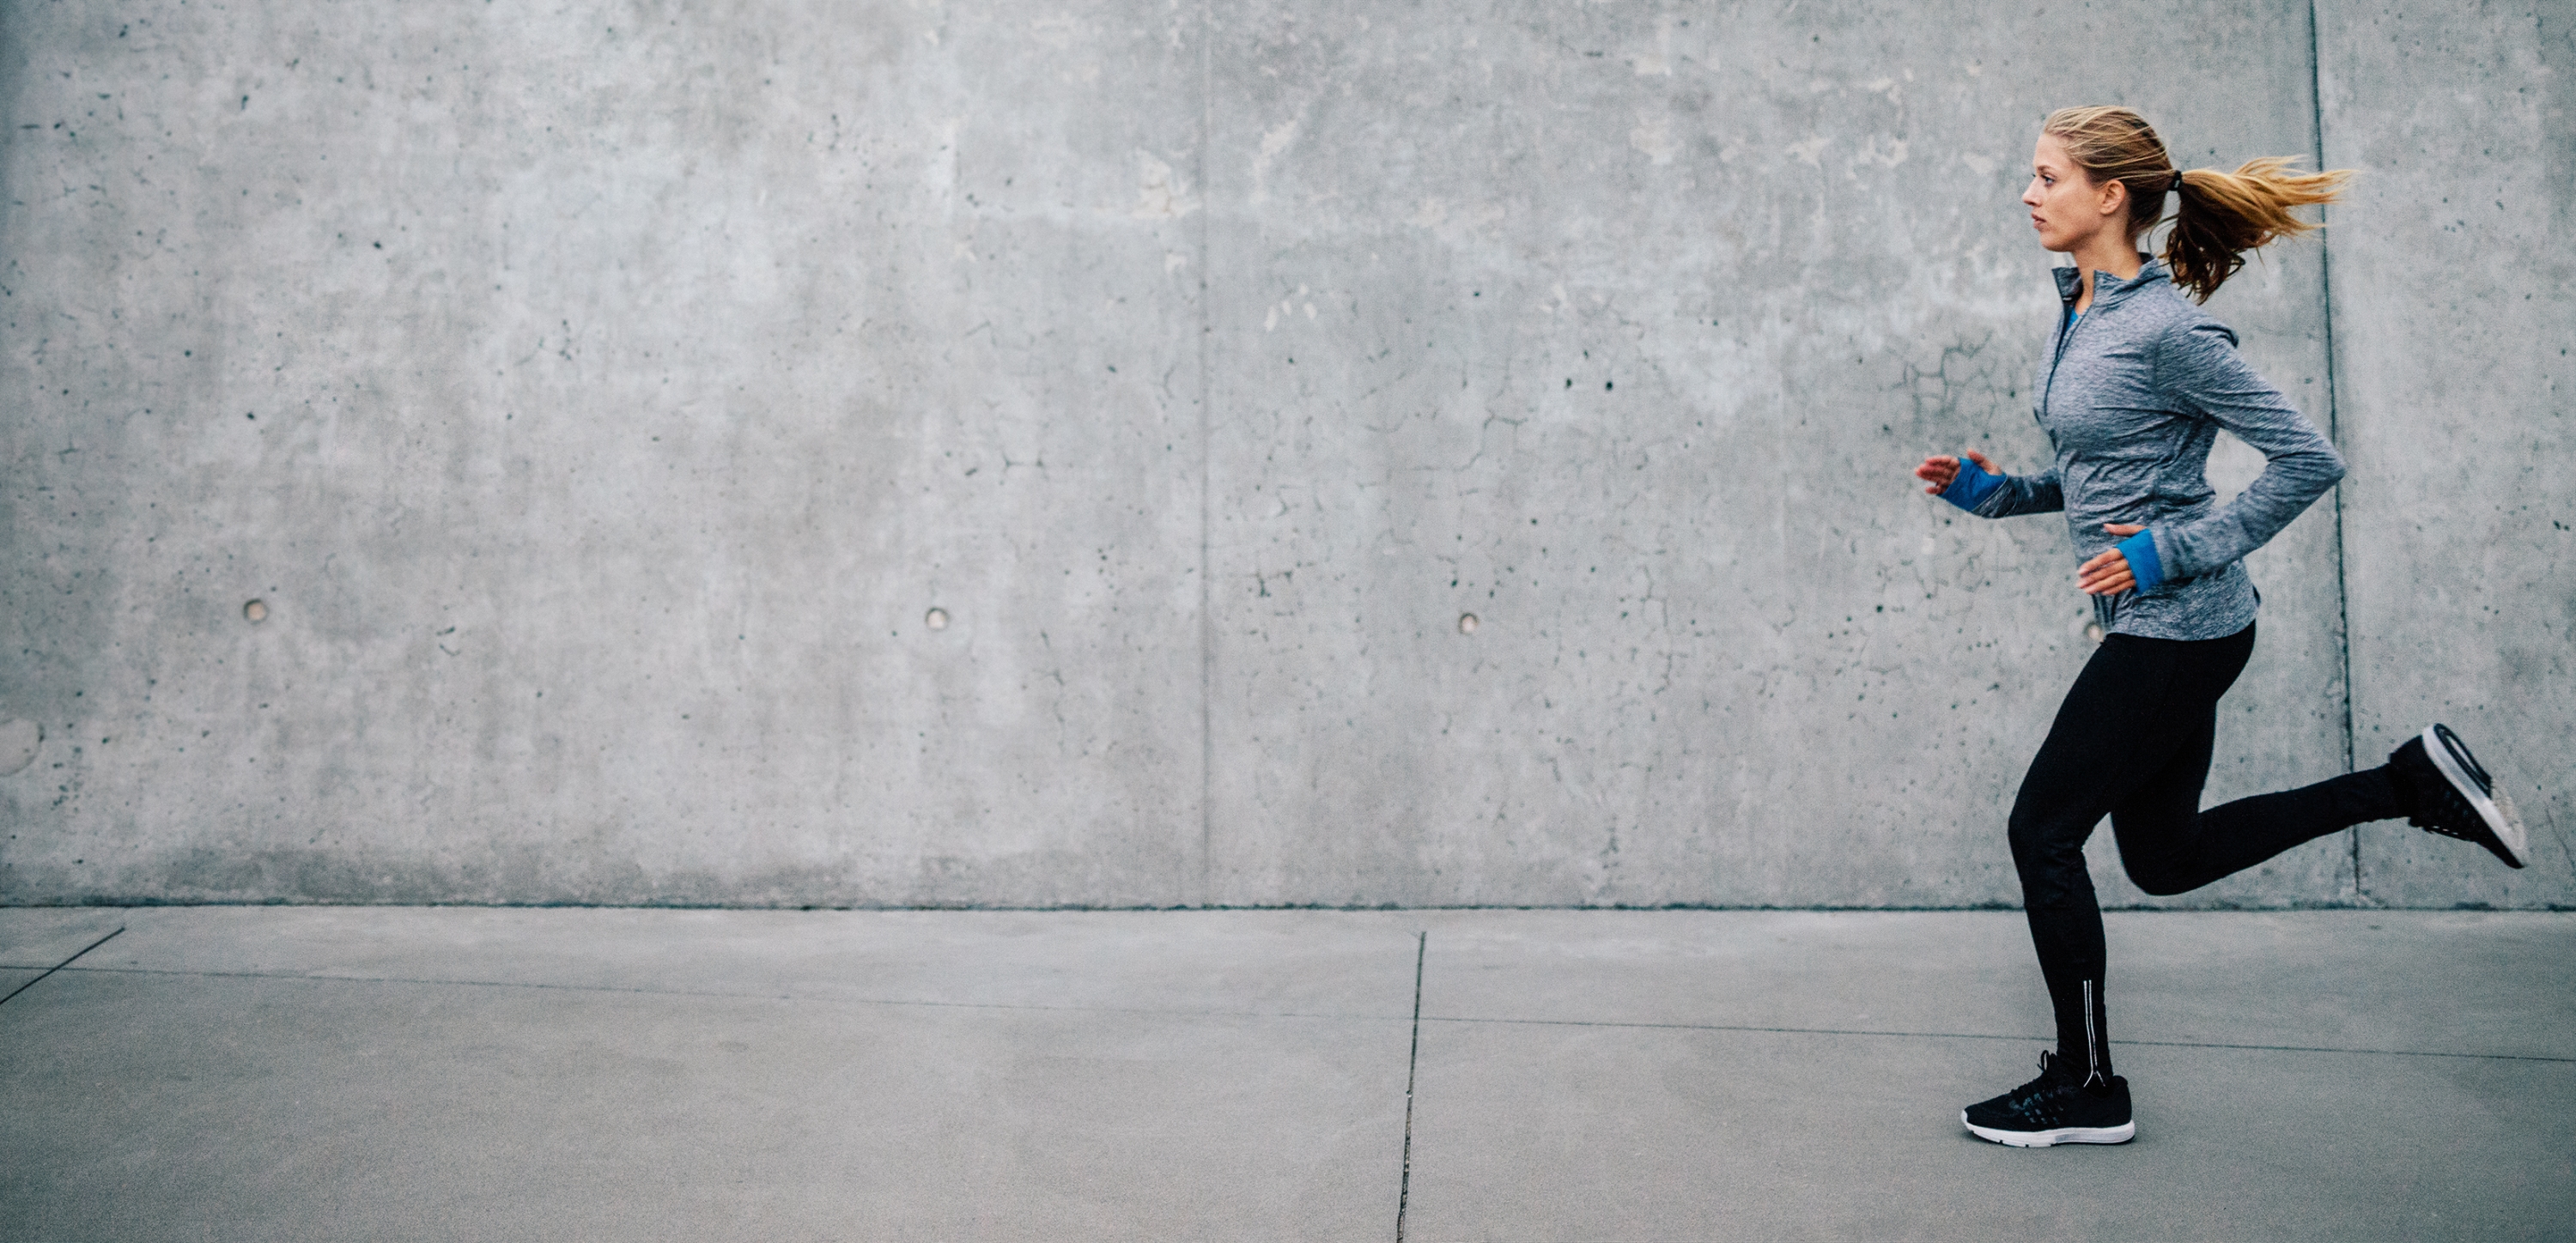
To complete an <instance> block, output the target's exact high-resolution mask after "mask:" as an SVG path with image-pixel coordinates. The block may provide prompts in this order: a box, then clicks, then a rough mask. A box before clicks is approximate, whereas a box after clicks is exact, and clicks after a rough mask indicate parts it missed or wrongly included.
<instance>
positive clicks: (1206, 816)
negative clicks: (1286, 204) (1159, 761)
mask: <svg viewBox="0 0 2576 1243" xmlns="http://www.w3.org/2000/svg"><path fill="white" fill-rule="evenodd" d="M1215 42H1216V19H1215V14H1214V12H1213V10H1212V8H1211V6H1210V5H1209V4H1208V3H1204V2H1203V3H1201V4H1200V6H1199V152H1198V155H1199V158H1198V177H1199V270H1198V278H1199V315H1198V321H1199V322H1198V330H1199V339H1198V367H1199V883H1198V889H1199V895H1198V896H1199V905H1201V906H1206V905H1209V904H1211V903H1213V902H1214V901H1215V900H1216V728H1215V725H1216V715H1215V714H1216V708H1215V695H1216V615H1215V611H1214V610H1215V604H1216V588H1215V586H1214V584H1213V583H1212V582H1211V581H1210V572H1211V568H1212V567H1211V565H1210V553H1209V543H1210V540H1211V536H1212V531H1211V525H1210V524H1211V520H1212V517H1213V514H1214V499H1213V498H1214V493H1213V489H1214V487H1215V483H1214V480H1213V477H1212V472H1213V470H1214V467H1215V464H1216V449H1215V446H1214V444H1213V443H1212V440H1211V436H1212V433H1213V432H1214V429H1215V427H1216V419H1215V417H1214V416H1213V414H1212V413H1211V411H1210V410H1209V408H1208V401H1209V395H1210V393H1211V392H1212V391H1213V386H1212V385H1211V384H1210V382H1209V380H1208V334H1209V333H1210V332H1212V331H1214V329H1213V327H1212V326H1211V325H1212V317H1211V316H1210V315H1209V313H1208V291H1209V289H1210V288H1211V287H1212V285H1213V282H1211V281H1210V280H1209V279H1208V227H1209V226H1208V218H1209V217H1211V216H1213V215H1215V214H1216V195H1215V192H1214V191H1215V187H1214V186H1213V185H1211V184H1210V183H1209V181H1208V169H1209V167H1210V164H1211V161H1210V158H1209V154H1208V144H1209V142H1210V141H1211V140H1212V139H1213V137H1214V133H1213V126H1212V124H1211V123H1210V109H1211V108H1212V107H1213V101H1212V100H1211V98H1210V91H1209V61H1210V58H1211V56H1212V52H1211V50H1210V49H1211V48H1212V47H1213V46H1214V44H1215Z"/></svg>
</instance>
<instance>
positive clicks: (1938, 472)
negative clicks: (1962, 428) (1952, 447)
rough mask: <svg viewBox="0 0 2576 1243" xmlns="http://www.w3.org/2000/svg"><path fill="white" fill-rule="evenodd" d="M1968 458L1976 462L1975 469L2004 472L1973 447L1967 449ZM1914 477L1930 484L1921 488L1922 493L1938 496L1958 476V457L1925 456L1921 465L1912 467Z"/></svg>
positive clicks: (1991, 472) (1988, 472)
mask: <svg viewBox="0 0 2576 1243" xmlns="http://www.w3.org/2000/svg"><path fill="white" fill-rule="evenodd" d="M1968 460H1969V461H1971V462H1974V463H1976V464H1977V469H1979V470H1982V471H1984V472H1986V473H1987V474H1989V475H2000V474H2002V473H2004V472H2003V470H2002V469H2001V468H2000V467H1997V466H1996V465H1995V464H1994V463H1992V462H1989V461H1987V460H1986V455H1985V454H1982V453H1979V452H1977V451H1976V450H1974V449H1970V450H1968ZM1914 477H1915V478H1917V479H1920V480H1922V481H1923V482H1925V483H1927V484H1930V485H1931V486H1930V487H1927V488H1925V489H1923V492H1924V495H1926V496H1939V495H1941V494H1942V493H1943V492H1945V491H1948V490H1949V487H1950V483H1951V481H1952V480H1955V479H1957V478H1958V477H1959V459H1957V458H1955V457H1951V456H1950V455H1949V454H1946V453H1944V454H1941V455H1939V456H1936V457H1927V458H1925V459H1923V464H1922V465H1921V466H1917V467H1915V468H1914Z"/></svg>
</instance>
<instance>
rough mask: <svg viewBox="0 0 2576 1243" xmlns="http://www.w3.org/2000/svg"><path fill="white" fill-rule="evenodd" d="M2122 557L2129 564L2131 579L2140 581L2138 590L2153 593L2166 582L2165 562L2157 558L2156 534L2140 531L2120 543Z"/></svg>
mask: <svg viewBox="0 0 2576 1243" xmlns="http://www.w3.org/2000/svg"><path fill="white" fill-rule="evenodd" d="M2120 555H2121V556H2122V557H2124V558H2126V559H2127V560H2128V562H2129V577H2131V578H2134V579H2136V580H2138V590H2140V591H2151V590H2154V589H2155V588H2156V587H2158V586H2161V585H2163V583H2164V581H2165V563H2164V560H2163V559H2162V558H2160V557H2158V556H2156V533H2155V532H2153V531H2140V532H2138V533H2137V534H2135V535H2132V536H2130V537H2129V538H2127V539H2124V540H2121V541H2120Z"/></svg>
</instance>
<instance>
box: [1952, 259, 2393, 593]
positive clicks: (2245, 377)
mask: <svg viewBox="0 0 2576 1243" xmlns="http://www.w3.org/2000/svg"><path fill="white" fill-rule="evenodd" d="M2056 272H2057V292H2058V296H2059V297H2060V299H2062V300H2063V302H2064V303H2065V306H2066V307H2067V308H2068V309H2072V308H2073V306H2074V305H2075V299H2076V297H2077V296H2078V295H2079V294H2080V293H2081V291H2082V284H2081V283H2080V279H2079V278H2078V277H2077V276H2076V273H2075V269H2073V268H2058V269H2056ZM2031 391H2032V395H2033V398H2032V413H2033V414H2034V415H2035V416H2036V417H2037V418H2038V419H2039V425H2040V427H2041V429H2042V430H2044V431H2046V432H2047V433H2048V441H2049V444H2050V445H2052V446H2054V447H2055V449H2056V451H2057V461H2056V464H2055V465H2053V466H2051V467H2049V469H2048V470H2047V472H2046V473H2043V474H2039V475H2035V476H2028V477H2022V476H2006V477H2005V478H2004V479H2003V480H2002V482H2001V485H2000V486H1998V487H1995V488H1994V490H1993V491H1991V492H1989V493H1988V494H1987V495H1986V496H1985V497H1984V498H1983V499H1982V500H1981V501H1979V502H1978V503H1977V504H1976V506H1975V507H1974V509H1973V510H1972V511H1971V512H1974V513H1976V514H1977V515H1979V516H1980V517H1986V518H2004V517H2009V516H2011V515H2014V514H2039V513H2048V512H2050V511H2052V510H2064V511H2065V512H2066V525H2067V527H2068V529H2069V530H2070V531H2071V532H2072V533H2073V535H2074V537H2075V556H2076V560H2077V561H2078V562H2079V563H2080V562H2083V561H2087V560H2091V559H2092V557H2093V556H2094V555H2095V554H2097V553H2099V552H2101V551H2102V550H2103V549H2106V548H2109V547H2111V546H2113V545H2115V544H2117V543H2119V542H2120V537H2118V536H2115V535H2111V534H2109V533H2107V532H2105V531H2103V529H2102V524H2104V523H2106V522H2121V523H2138V524H2142V525H2144V526H2145V527H2146V528H2147V529H2148V532H2149V534H2150V536H2151V537H2152V539H2153V540H2154V543H2155V555H2156V560H2157V561H2158V562H2159V563H2160V564H2159V567H2158V568H2160V569H2161V571H2162V574H2163V581H2162V582H2160V583H2158V584H2156V585H2155V586H2152V587H2149V588H2147V589H2146V590H2144V591H2132V592H2127V593H2124V594H2122V595H2120V596H2117V597H2106V596H2095V597H2093V607H2094V612H2095V616H2096V617H2098V618H2099V619H2100V620H2101V622H2102V625H2103V627H2104V629H2106V630H2109V631H2112V632H2115V633H2119V634H2134V635H2142V636H2145V637H2148V638H2156V639H2223V638H2226V637H2227V636H2229V635H2231V634H2234V633H2236V632H2237V631H2239V630H2242V629H2244V628H2245V627H2246V626H2247V625H2249V624H2251V623H2252V622H2253V620H2254V609H2255V605H2256V604H2257V602H2258V601H2259V600H2260V597H2259V596H2258V595H2257V594H2256V592H2255V590H2254V580H2253V579H2252V578H2251V577H2250V576H2248V575H2247V574H2246V573H2245V565H2244V562H2243V560H2242V559H2243V557H2244V556H2245V554H2247V553H2250V552H2252V551H2254V550H2255V549H2257V548H2260V547H2262V546H2263V545H2264V543H2265V542H2267V541H2269V540H2270V539H2271V538H2272V537H2273V536H2274V535H2276V534H2279V533H2280V531H2281V528H2283V527H2286V526H2288V525H2290V520H2291V519H2293V518H2296V517H2298V516H2299V514H2300V512H2301V511H2303V510H2305V509H2307V507H2308V506H2309V505H2310V504H2312V503H2314V502H2315V501H2316V499H2317V498H2318V497H2320V496H2323V495H2324V494H2325V492H2326V489H2328V488H2331V487H2333V486H2334V485H2335V481H2336V480H2339V479H2341V478H2343V474H2344V465H2343V458H2342V457H2341V456H2340V455H2338V454H2336V452H2335V450H2334V445H2333V444H2331V443H2329V442H2328V441H2327V440H2326V438H2325V436H2324V435H2323V434H2322V433H2320V432H2318V431H2317V427H2316V425H2315V424H2313V423H2311V422H2309V421H2308V419H2307V417H2306V416H2305V415H2302V414H2300V413H2299V411H2298V409H2297V408H2296V407H2294V406H2292V405H2291V404H2290V402H2289V399H2287V398H2285V397H2283V396H2282V395H2281V392H2280V390H2278V389H2275V388H2273V387H2272V386H2271V385H2270V384H2268V383H2266V382H2264V379H2263V377H2262V376H2260V375H2257V374H2255V372H2254V369H2253V368H2252V367H2250V366H2247V365H2246V363H2245V360H2244V359H2243V358H2242V357H2240V356H2238V354H2237V353H2236V333H2235V332H2234V331H2232V330H2230V329H2229V328H2228V327H2227V325H2225V324H2222V323H2219V322H2218V321H2217V320H2215V319H2213V318H2211V317H2210V316H2209V314H2208V313H2207V312H2205V311H2203V310H2201V309H2200V308H2199V307H2197V306H2194V305H2192V304H2191V303H2189V302H2187V301H2184V299H2183V296H2182V294H2181V293H2180V292H2179V291H2177V290H2176V289H2175V288H2174V286H2173V282H2172V280H2171V279H2169V278H2168V277H2167V276H2166V274H2165V269H2164V265H2162V264H2160V263H2156V262H2154V261H2152V260H2150V261H2148V262H2147V264H2146V266H2145V267H2144V268H2143V269H2142V270H2140V271H2139V273H2138V274H2137V276H2135V277H2133V278H2131V279H2129V280H2125V281H2123V280H2119V279H2118V278H2116V277H2114V276H2112V275H2111V274H2110V273H2108V272H2096V273H2094V275H2093V305H2092V307H2091V308H2090V309H2088V310H2086V311H2085V313H2084V315H2083V317H2082V318H2080V319H2077V320H2076V321H2075V322H2074V324H2073V325H2072V326H2069V325H2068V324H2067V322H2066V317H2065V316H2064V315H2063V314H2061V315H2060V316H2059V317H2058V328H2057V333H2056V338H2055V340H2054V341H2053V342H2052V348H2051V349H2050V350H2049V354H2048V357H2047V358H2046V359H2044V360H2042V361H2041V363H2040V367H2039V375H2038V377H2037V381H2036V383H2034V384H2033V386H2032V389H2031ZM2220 428H2225V429H2227V430H2228V431H2229V432H2232V433H2234V434H2235V436H2236V437H2237V438H2238V439H2240V440H2242V441H2244V442H2245V443H2246V444H2249V445H2252V446H2253V447H2254V448H2256V449H2258V450H2260V451H2262V454H2263V456H2264V458H2265V459H2266V462H2265V465H2264V467H2263V474H2262V476H2261V477H2260V478H2257V479H2256V480H2255V481H2254V482H2253V484H2252V485H2251V486H2249V487H2247V488H2246V489H2245V491H2244V492H2242V493H2240V494H2238V495H2237V497H2236V499H2234V500H2232V501H2229V502H2228V503H2227V504H2225V505H2223V506H2222V505H2220V504H2218V494H2217V492H2216V491H2215V490H2213V489H2212V488H2211V487H2210V486H2209V480H2208V479H2207V478H2206V477H2205V476H2206V470H2207V467H2208V464H2209V449H2210V446H2211V444H2213V443H2214V442H2215V441H2216V440H2217V438H2218V431H2219V429H2220ZM1963 469H1973V468H1972V467H1966V466H1965V465H1964V464H1963Z"/></svg>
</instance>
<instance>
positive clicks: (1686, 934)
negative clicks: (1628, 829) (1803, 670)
mask: <svg viewBox="0 0 2576 1243" xmlns="http://www.w3.org/2000/svg"><path fill="white" fill-rule="evenodd" d="M50 914H52V913H51V912H41V911H28V910H6V911H0V938H6V939H8V940H9V941H11V942H13V943H15V942H18V941H23V940H25V939H27V937H28V936H33V935H40V934H42V932H43V929H42V928H41V927H39V928H38V929H37V930H36V931H35V932H33V933H22V932H21V931H20V930H21V929H24V928H26V927H27V926H28V925H30V924H33V923H36V922H37V921H39V920H41V919H42V918H43V917H45V916H48V915H50ZM121 917H122V918H123V919H124V921H125V922H126V923H127V924H128V925H129V930H128V932H127V933H126V934H125V935H124V936H121V937H119V938H118V939H117V940H116V941H113V942H110V943H109V945H108V946H106V947H102V948H101V949H100V950H98V951H95V952H94V953H92V954H91V955H88V956H86V957H84V958H82V959H81V960H80V961H79V962H76V963H74V964H73V965H72V966H71V967H69V968H67V969H65V970H63V971H60V972H57V973H55V974H54V975H53V976H51V977H50V978H48V979H46V980H45V981H43V982H42V983H40V984H38V985H37V986H36V987H34V988H32V989H29V990H28V991H27V992H26V993H25V994H23V995H21V996H19V997H18V998H17V999H16V1000H13V1001H11V1002H9V1003H8V1004H7V1005H5V1006H0V1099H6V1100H7V1101H8V1102H9V1107H8V1108H7V1109H5V1110H0V1235H5V1236H7V1237H10V1238H43V1239H54V1238H60V1239H90V1238H116V1239H131V1240H138V1241H147V1243H148V1241H150V1240H158V1239H179V1238H189V1239H202V1238H214V1239H236V1238H239V1239H253V1238H255V1239H279V1240H287V1239H307V1238H312V1239H340V1238H353V1237H365V1238H381V1239H408V1238H437V1239H480V1238H513V1239H515V1238H526V1237H530V1236H531V1235H542V1236H544V1237H548V1238H573V1239H580V1238H634V1237H639V1236H652V1237H668V1236H682V1235H685V1236H687V1237H692V1238H707V1239H730V1238H745V1239H751V1238H757V1239H777V1238H831V1237H842V1238H868V1239H892V1238H925V1239H928V1238H938V1239H954V1238H987V1239H995V1238H1046V1239H1091V1238H1138V1237H1147V1238H1286V1239H1341V1238H1353V1239H1382V1238H1387V1237H1392V1235H1393V1233H1394V1224H1395V1212H1396V1207H1397V1203H1398V1197H1399V1194H1400V1189H1401V1184H1402V1170H1403V1155H1404V1151H1405V1145H1404V1125H1405V1086H1406V1070H1407V1067H1408V1060H1409V1059H1412V1058H1414V1055H1413V1054H1412V1053H1411V1049H1412V1046H1413V1025H1412V1023H1411V1022H1410V1018H1411V1010H1412V1004H1413V993H1414V972H1415V953H1416V949H1415V947H1416V941H1415V936H1416V934H1417V933H1427V937H1428V953H1427V955H1425V958H1424V966H1423V989H1422V992H1423V997H1422V1014H1423V1022H1422V1023H1421V1025H1420V1051H1419V1055H1418V1060H1417V1061H1415V1063H1414V1064H1415V1065H1416V1068H1417V1069H1418V1075H1417V1077H1416V1080H1415V1096H1414V1113H1413V1143H1412V1178H1411V1192H1410V1199H1409V1201H1408V1202H1407V1204H1406V1213H1407V1223H1406V1237H1407V1238H1408V1239H1421V1240H1432V1239H1598V1238H1623V1239H1628V1238H1634V1239H1685V1238H1690V1239H1700V1238H1765V1239H1768V1238H1783V1237H1821V1238H1851V1237H1871V1238H1888V1237H1926V1238H1958V1237H2006V1236H2013V1235H2037V1234H2047V1235H2049V1236H2051V1237H2100V1238H2142V1237H2144V1238H2246V1237H2263V1238H2318V1239H2349V1238H2476V1239H2488V1238H2544V1237H2564V1235H2565V1232H2566V1227H2567V1223H2568V1222H2569V1221H2570V1220H2576V1164H2571V1161H2576V1158H2571V1156H2570V1154H2571V1152H2576V1142H2571V1141H2576V1122H2571V1119H2576V1108H2571V1106H2576V1036H2571V1034H2570V1033H2571V1032H2576V1023H2571V1022H2570V1020H2571V1019H2576V1014H2571V1013H2570V1009H2571V1005H2576V1000H2571V999H2576V952H2571V951H2576V915H2568V914H2535V913H2452V912H2440V913H2418V912H2288V913H2200V912H2189V913H2170V914H2168V913H2134V914H2115V915H2113V916H2112V918H2111V920H2110V929H2109V931H2110V938H2111V948H2112V954H2113V959H2112V962H2113V967H2112V976H2111V980H2112V990H2113V991H2112V993H2111V1006H2112V1016H2113V1024H2114V1034H2115V1036H2116V1037H2118V1038H2119V1039H2120V1040H2121V1041H2122V1042H2123V1043H2120V1044H2119V1045H2118V1046H2116V1056H2117V1057H2118V1058H2119V1061H2120V1066H2121V1069H2122V1071H2123V1072H2124V1073H2126V1074H2127V1075H2129V1076H2130V1077H2131V1079H2132V1081H2133V1083H2134V1084H2135V1085H2136V1092H2137V1097H2138V1101H2139V1124H2140V1128H2141V1135H2140V1138H2139V1139H2138V1141H2137V1142H2135V1143H2134V1144H2131V1145H2128V1146H2125V1147H2121V1148H2116V1149H2074V1150H2069V1149H2058V1150H2051V1151H2046V1152H2027V1151H2021V1150H2012V1149H2003V1148H1998V1147H1995V1146H1992V1145H1988V1144H1984V1143H1981V1142H1979V1141H1976V1140H1974V1139H1972V1138H1970V1137H1968V1136H1967V1135H1966V1134H1965V1133H1964V1132H1963V1131H1962V1130H1961V1128H1960V1127H1959V1125H1958V1123H1957V1110H1958V1108H1959V1106H1960V1105H1961V1104H1962V1103H1964V1101H1966V1100H1968V1099H1973V1098H1975V1097H1980V1096H1984V1095H1987V1094H1990V1093H1992V1092H1994V1091H1998V1090H2001V1088H2003V1087H2008V1086H2010V1085H2011V1084H2012V1083H2015V1082H2018V1081H2020V1080H2021V1079H2022V1078H2025V1077H2027V1067H2028V1065H2029V1061H2030V1059H2031V1058H2032V1056H2033V1055H2034V1054H2035V1052H2036V1049H2037V1048H2038V1046H2039V1045H2040V1043H2041V1040H2040V1037H2038V1036H2037V1035H2036V1034H2034V1031H2035V1029H2037V1028H2039V1027H2042V1026H2044V1025H2045V1023H2046V1021H2047V1017H2046V1016H2047V1008H2046V1001H2045V997H2044V995H2043V993H2042V991H2041V989H2040V987H2039V983H2038V979H2037V975H2038V973H2037V971H2036V969H2035V968H2034V967H2033V965H2032V963H2031V961H2030V956H2029V948H2028V945H2027V944H2026V942H2025V940H2024V938H2023V937H2022V935H2021V922H2022V921H2021V918H2020V916H2019V915H2017V914H2014V913H2011V912H1955V913H1892V914H1891V913H1872V912H1839V913H1809V912H1688V911H1675V912H1601V911H1589V912H1405V913H1394V912H1387V913H1380V912H1110V913H990V912H773V911H703V912H697V911H692V912H678V911H597V910H548V911H533V910H504V911H494V910H471V909H464V910H460V909H443V910H438V909H432V910H418V909H404V908H382V907H377V908H364V909H353V908H325V909H284V910H281V909H274V908H193V909H190V908H164V909H158V910H134V911H127V912H122V913H121Z"/></svg>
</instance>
